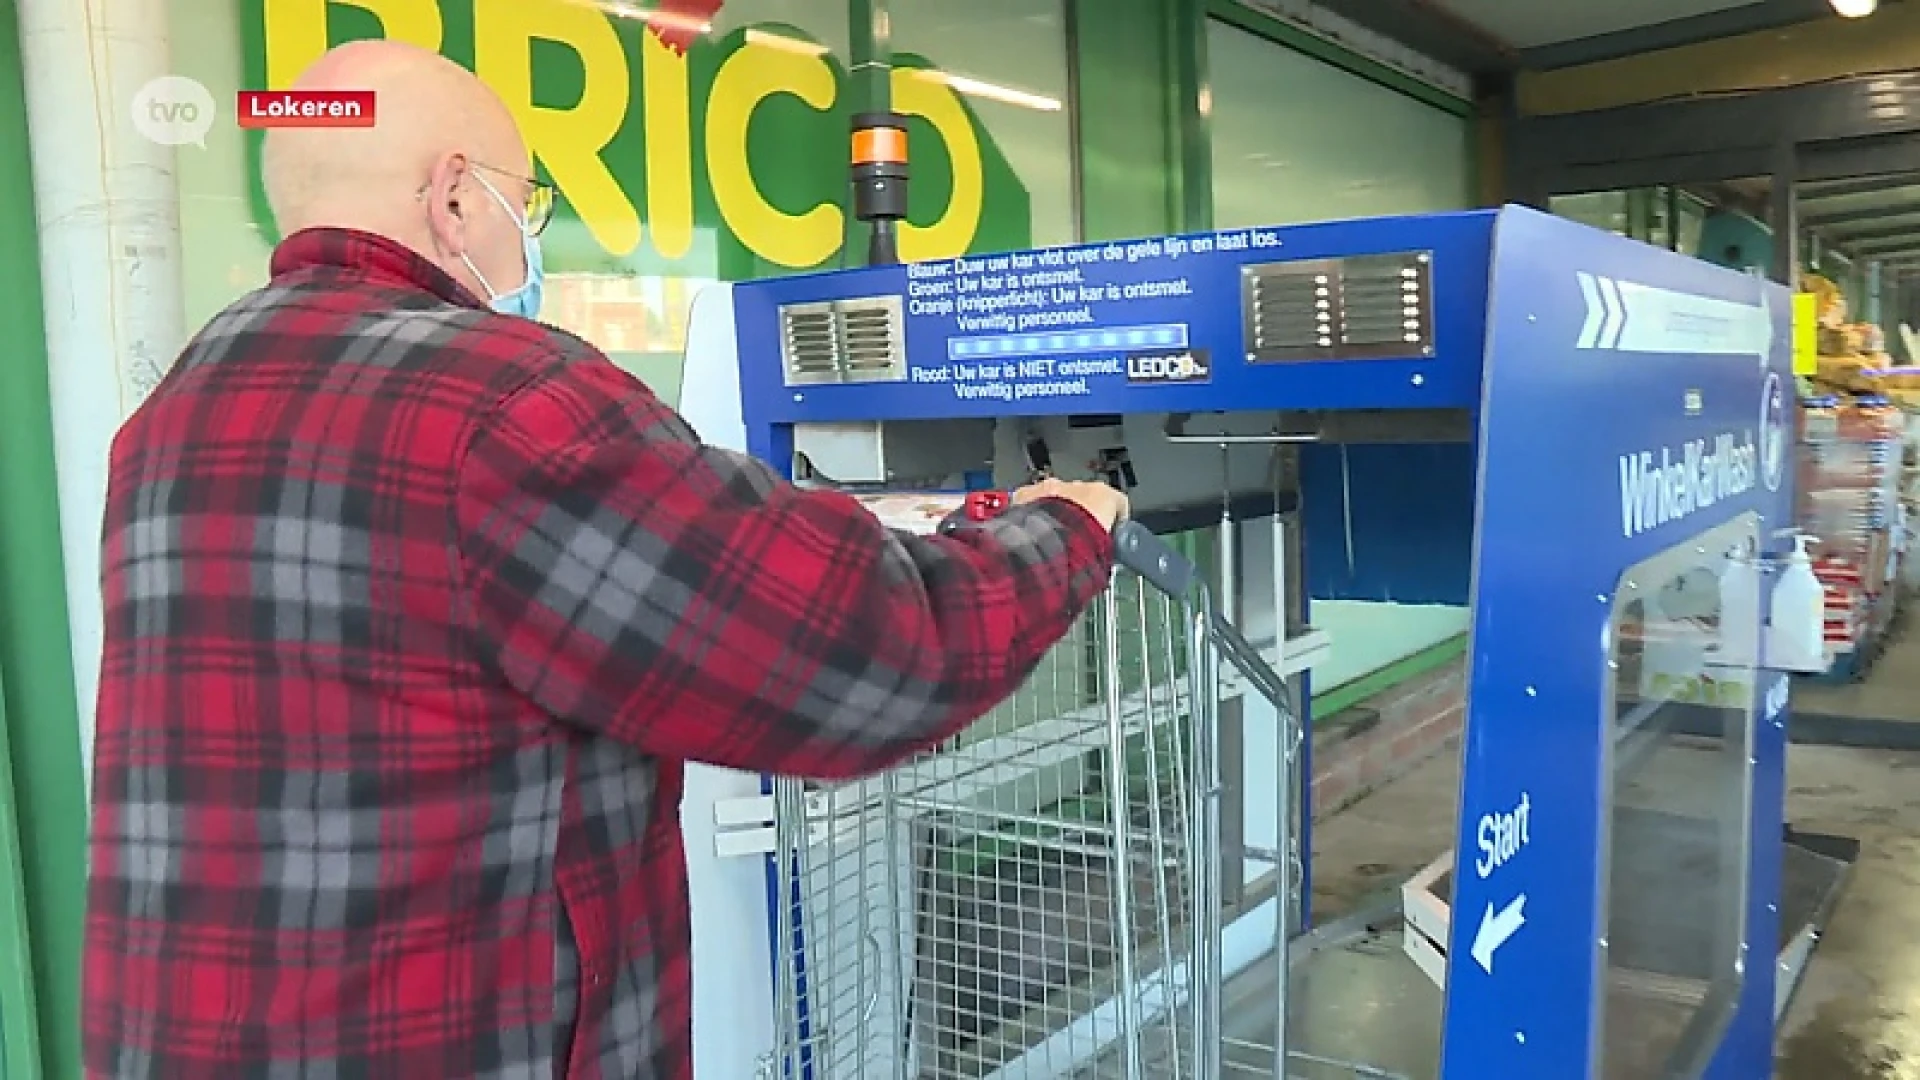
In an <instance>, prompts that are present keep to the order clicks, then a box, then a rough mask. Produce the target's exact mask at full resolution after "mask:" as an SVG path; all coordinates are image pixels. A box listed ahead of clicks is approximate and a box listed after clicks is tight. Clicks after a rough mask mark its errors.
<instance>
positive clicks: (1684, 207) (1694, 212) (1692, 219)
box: [1673, 191, 1707, 256]
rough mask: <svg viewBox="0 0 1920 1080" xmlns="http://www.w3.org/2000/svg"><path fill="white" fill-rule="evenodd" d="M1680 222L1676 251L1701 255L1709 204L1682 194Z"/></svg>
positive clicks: (1684, 193)
mask: <svg viewBox="0 0 1920 1080" xmlns="http://www.w3.org/2000/svg"><path fill="white" fill-rule="evenodd" d="M1679 202H1680V205H1679V214H1678V217H1679V221H1678V224H1677V235H1676V236H1675V238H1674V239H1675V243H1674V248H1673V249H1674V250H1675V251H1678V252H1679V253H1680V254H1682V255H1695V256H1697V255H1699V254H1700V231H1701V230H1702V229H1703V228H1705V227H1706V224H1707V204H1706V203H1704V202H1702V201H1701V200H1700V199H1699V198H1698V197H1696V196H1693V195H1689V194H1687V193H1686V192H1684V191H1683V192H1681V193H1680V200H1679Z"/></svg>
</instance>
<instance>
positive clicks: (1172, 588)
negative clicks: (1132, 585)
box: [1113, 520, 1197, 596]
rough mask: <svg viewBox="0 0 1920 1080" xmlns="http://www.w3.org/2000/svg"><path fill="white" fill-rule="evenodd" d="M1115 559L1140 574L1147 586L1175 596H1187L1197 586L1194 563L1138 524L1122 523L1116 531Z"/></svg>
mask: <svg viewBox="0 0 1920 1080" xmlns="http://www.w3.org/2000/svg"><path fill="white" fill-rule="evenodd" d="M1113 558H1114V561H1115V562H1118V563H1119V564H1120V565H1121V566H1124V567H1126V568H1127V569H1129V570H1131V571H1133V572H1134V573H1136V574H1139V575H1140V576H1141V577H1142V578H1144V579H1146V582H1147V584H1149V585H1152V586H1153V587H1154V588H1156V589H1159V590H1160V591H1161V592H1164V593H1168V594H1170V595H1172V596H1185V595H1186V594H1187V593H1188V591H1189V590H1191V589H1192V588H1193V586H1194V581H1195V577H1196V574H1197V571H1195V569H1194V566H1193V560H1191V559H1189V558H1187V557H1186V556H1185V555H1182V554H1180V553H1179V552H1177V551H1175V550H1173V545H1172V544H1169V543H1167V542H1166V541H1165V540H1162V539H1160V538H1159V537H1158V536H1155V535H1154V534H1153V530H1152V529H1149V528H1147V527H1146V526H1145V525H1142V524H1140V523H1139V522H1137V521H1131V520H1129V521H1123V522H1121V523H1120V524H1119V525H1117V526H1115V527H1114V530H1113Z"/></svg>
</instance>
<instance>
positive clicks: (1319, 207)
mask: <svg viewBox="0 0 1920 1080" xmlns="http://www.w3.org/2000/svg"><path fill="white" fill-rule="evenodd" d="M1207 69H1208V72H1209V73H1210V77H1211V79H1212V113H1211V121H1210V123H1211V131H1212V137H1213V217H1214V224H1215V225H1216V226H1218V227H1220V228H1223V229H1225V228H1244V227H1248V226H1253V225H1282V224H1287V223H1289V222H1297V221H1324V220H1329V219H1334V218H1352V217H1372V216H1378V215H1382V214H1409V213H1424V212H1428V211H1435V210H1457V209H1459V208H1461V207H1464V206H1469V205H1472V202H1473V195H1472V191H1471V189H1470V185H1469V179H1470V177H1471V175H1472V171H1471V168H1470V159H1469V156H1468V155H1469V153H1470V152H1471V146H1470V144H1469V139H1468V132H1469V125H1468V123H1467V121H1466V120H1465V119H1463V118H1461V117H1458V116H1454V115H1452V114H1449V113H1446V112H1442V111H1441V110H1439V109H1436V108H1434V107H1433V106H1431V105H1427V104H1424V103H1422V102H1419V101H1416V100H1414V99H1413V98H1411V97H1408V96H1406V95H1405V94H1402V93H1400V92H1398V91H1396V90H1390V89H1388V88H1386V87H1384V86H1380V85H1378V84H1376V83H1372V82H1369V81H1367V80H1366V79H1363V78H1361V77H1359V76H1357V75H1352V74H1349V73H1348V72H1345V71H1342V70H1340V69H1339V68H1336V67H1333V66H1332V65H1329V64H1326V63H1323V62H1321V61H1319V60H1315V59H1313V58H1312V57H1310V56H1306V55H1304V54H1302V53H1298V52H1295V51H1293V50H1292V49H1288V48H1286V47H1284V46H1281V45H1277V44H1275V43H1273V42H1271V41H1268V40H1267V39H1265V38H1263V37H1260V36H1259V35H1257V34H1252V33H1249V32H1247V31H1245V30H1241V29H1239V28H1237V27H1233V26H1228V25H1227V24H1225V23H1221V22H1211V23H1209V24H1208V27H1207Z"/></svg>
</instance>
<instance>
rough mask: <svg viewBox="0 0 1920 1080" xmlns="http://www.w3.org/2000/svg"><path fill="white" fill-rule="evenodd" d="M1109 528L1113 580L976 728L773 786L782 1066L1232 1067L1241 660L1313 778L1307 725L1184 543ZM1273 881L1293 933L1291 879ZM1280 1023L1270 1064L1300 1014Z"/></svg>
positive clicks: (900, 1076) (1276, 982) (791, 1072)
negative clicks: (1224, 1012)
mask: <svg viewBox="0 0 1920 1080" xmlns="http://www.w3.org/2000/svg"><path fill="white" fill-rule="evenodd" d="M1115 545H1116V552H1117V555H1118V561H1119V563H1120V565H1121V567H1122V569H1121V570H1118V571H1116V574H1115V580H1114V583H1113V587H1112V588H1111V589H1109V590H1108V592H1107V593H1106V594H1105V596H1104V597H1103V598H1102V600H1101V601H1100V602H1099V603H1097V604H1096V606H1095V608H1094V610H1093V611H1091V612H1089V613H1088V615H1087V616H1086V617H1085V618H1084V619H1083V620H1082V621H1081V623H1080V625H1079V626H1078V627H1077V628H1076V629H1075V630H1074V632H1073V633H1072V634H1070V635H1069V636H1068V638H1067V639H1066V640H1064V641H1063V642H1061V643H1060V645H1058V646H1057V647H1056V648H1055V649H1054V650H1053V651H1052V653H1051V654H1050V655H1049V657H1048V658H1047V660H1046V661H1044V662H1043V663H1042V664H1041V666H1040V668H1039V669H1038V670H1037V671H1036V672H1035V673H1034V674H1033V676H1032V677H1031V678H1030V679H1029V681H1028V683H1027V685H1026V686H1025V688H1023V689H1022V690H1021V692H1020V693H1019V694H1017V695H1016V696H1015V697H1014V698H1013V699H1011V700H1010V701H1008V702H1007V703H1005V704H1004V705H1002V706H1001V707H1000V708H999V709H997V710H996V711H995V712H994V713H992V714H990V715H989V716H988V717H986V718H985V719H984V720H983V721H982V722H981V723H979V724H976V725H974V727H972V728H971V729H969V731H968V732H966V733H965V734H963V735H962V736H960V737H958V738H956V739H954V740H952V741H951V742H949V743H948V744H947V745H944V746H942V747H940V748H938V749H936V750H934V751H931V752H928V753H926V754H923V755H921V756H919V757H918V758H916V759H914V760H912V761H909V762H907V763H905V764H904V765H902V766H900V767H898V768H896V769H894V770H892V771H890V772H888V773H886V774H884V775H882V776H878V777H874V778H870V779H867V780H862V781H856V782H851V783H846V784H840V785H833V786H821V785H813V784H807V783H803V782H799V781H779V782H777V783H776V785H775V793H774V794H775V806H776V821H777V822H778V823H779V824H778V825H777V826H776V849H777V850H776V854H775V860H776V864H777V866H778V867H779V872H778V874H777V877H778V882H777V884H776V886H775V887H776V888H777V889H778V895H779V896H780V897H781V898H782V902H781V903H780V904H779V905H778V909H779V914H778V932H779V934H780V935H781V936H782V938H783V939H784V940H785V943H787V944H789V945H790V946H791V947H789V948H781V949H778V950H776V955H777V956H779V957H780V958H781V959H780V960H779V961H778V968H779V971H778V978H777V997H778V1000H777V1005H776V1009H777V1014H776V1015H777V1050H776V1052H775V1055H774V1057H775V1060H769V1061H767V1062H765V1063H763V1069H762V1074H763V1075H764V1076H767V1077H781V1078H785V1077H794V1078H799V1077H811V1078H813V1080H842V1078H845V1080H853V1078H860V1080H880V1078H886V1077H891V1078H894V1080H984V1078H994V1080H1015V1078H1020V1080H1026V1078H1040V1077H1092V1076H1101V1077H1109V1076H1110V1077H1119V1078H1126V1080H1139V1078H1142V1077H1149V1076H1151V1077H1168V1078H1187V1077H1194V1078H1210V1077H1214V1076H1218V1075H1219V1074H1220V1071H1221V1063H1220V1059H1221V1054H1222V1047H1223V1044H1222V1026H1221V1017H1220V1010H1221V994H1222V986H1223V982H1224V981H1225V979H1224V972H1223V956H1222V951H1223V941H1224V935H1223V929H1224V928H1223V925H1222V917H1221V916H1222V904H1221V880H1220V877H1221V875H1220V869H1221V865H1222V860H1221V858H1220V850H1221V844H1220V810H1219V804H1220V796H1221V787H1222V785H1221V779H1220V777H1221V765H1220V752H1219V717H1218V713H1217V707H1218V702H1219V700H1220V696H1221V681H1222V677H1223V673H1224V672H1225V671H1226V670H1227V669H1232V670H1233V671H1235V672H1236V673H1237V674H1238V676H1239V681H1240V682H1242V683H1244V684H1245V685H1246V686H1247V687H1249V688H1250V689H1251V690H1252V691H1253V692H1255V693H1258V694H1260V695H1262V696H1264V697H1266V698H1268V699H1269V700H1270V701H1271V702H1272V703H1273V704H1274V705H1275V708H1276V711H1277V712H1278V714H1279V715H1280V717H1281V723H1282V724H1283V725H1284V730H1283V733H1282V737H1281V739H1280V740H1279V744H1280V746H1281V747H1282V748H1283V749H1282V753H1283V758H1284V759H1285V760H1282V761H1278V762H1276V773H1275V775H1276V777H1290V776H1293V775H1294V773H1295V771H1294V770H1292V769H1290V768H1289V767H1288V766H1289V764H1290V761H1291V758H1292V757H1293V755H1294V754H1296V753H1297V752H1298V747H1299V742H1300V730H1299V724H1298V722H1297V719H1296V718H1295V716H1294V713H1293V712H1292V710H1291V708H1290V707H1289V706H1288V700H1289V699H1288V695H1287V693H1286V687H1285V684H1284V682H1283V681H1282V679H1281V678H1280V676H1278V675H1277V674H1275V673H1274V671H1273V670H1272V668H1270V667H1269V666H1268V665H1267V664H1266V662H1265V661H1264V660H1263V659H1262V658H1261V656H1260V655H1259V654H1258V652H1257V651H1256V650H1255V649H1254V648H1253V647H1252V646H1250V645H1249V644H1248V643H1247V642H1246V640H1245V639H1244V638H1243V637H1242V636H1241V635H1240V634H1239V633H1238V631H1236V630H1235V629H1234V628H1233V627H1232V626H1231V625H1229V624H1228V623H1227V622H1226V620H1224V619H1223V618H1220V617H1219V616H1218V615H1217V614H1216V613H1215V611H1214V608H1213V604H1212V600H1211V596H1210V593H1209V590H1208V589H1207V588H1206V586H1205V585H1204V584H1203V583H1202V582H1201V580H1200V576H1199V574H1198V573H1197V571H1196V570H1195V568H1194V567H1193V565H1192V564H1191V563H1190V562H1189V561H1188V560H1187V559H1185V558H1184V557H1183V556H1181V555H1179V554H1178V553H1176V552H1174V551H1173V549H1172V548H1171V547H1169V546H1168V545H1167V544H1166V543H1165V542H1164V541H1162V540H1160V539H1159V538H1158V537H1155V536H1154V535H1153V534H1152V533H1151V532H1149V531H1147V530H1146V529H1145V528H1143V527H1140V526H1138V525H1135V524H1132V523H1128V524H1124V525H1122V526H1121V527H1120V528H1119V529H1118V530H1116V534H1115ZM1295 794H1296V795H1297V793H1295ZM1294 801H1295V800H1294V799H1290V798H1283V799H1282V800H1281V801H1280V805H1281V806H1283V807H1287V806H1291V805H1292V804H1293V802H1294ZM1282 817H1283V819H1284V818H1287V815H1285V814H1283V815H1282ZM1290 824H1291V822H1290V820H1283V821H1282V822H1281V824H1280V828H1281V830H1282V832H1281V834H1280V844H1279V848H1280V849H1281V850H1288V849H1289V848H1290V847H1291V843H1290V839H1289V837H1288V835H1287V830H1288V829H1289V828H1290ZM1287 877H1289V878H1291V879H1293V881H1294V882H1295V883H1296V884H1297V880H1298V874H1297V868H1295V872H1294V873H1290V874H1288V875H1287ZM1276 891H1277V893H1278V895H1277V896H1276V897H1275V901H1274V906H1275V908H1276V913H1275V914H1276V917H1275V918H1274V919H1273V921H1272V925H1273V927H1274V928H1275V932H1278V928H1280V927H1286V926H1289V925H1291V924H1292V920H1291V919H1290V918H1289V917H1288V916H1287V910H1288V905H1289V904H1290V903H1292V896H1291V890H1290V889H1284V888H1283V889H1278V890H1276ZM1276 944H1277V941H1275V940H1273V939H1272V938H1271V937H1270V939H1269V941H1268V942H1267V943H1266V946H1267V947H1266V949H1265V950H1263V952H1264V957H1265V959H1264V961H1263V962H1265V963H1269V964H1271V965H1272V966H1273V967H1274V969H1275V970H1274V971H1273V972H1272V973H1271V974H1270V975H1268V976H1267V978H1266V979H1265V981H1266V982H1268V983H1270V984H1271V985H1272V986H1273V987H1274V990H1273V992H1272V993H1273V996H1274V998H1275V999H1276V1000H1275V1001H1274V1006H1275V1008H1274V1011H1273V1015H1274V1016H1275V1017H1276V1022H1277V1020H1278V1018H1280V1017H1284V1015H1285V1005H1286V997H1287V993H1286V988H1287V983H1288V979H1287V972H1286V971H1285V969H1284V965H1282V964H1280V963H1279V961H1278V959H1277V958H1278V957H1281V956H1284V955H1285V954H1286V950H1284V949H1280V948H1276V947H1274V946H1275V945H1276ZM1246 966H1247V965H1246V964H1245V963H1242V964H1238V965H1236V967H1239V968H1242V969H1244V968H1245V967H1246ZM1272 1041H1273V1043H1274V1046H1275V1049H1273V1053H1272V1057H1273V1060H1275V1061H1276V1062H1277V1061H1279V1060H1280V1059H1281V1056H1282V1054H1283V1053H1284V1050H1283V1048H1284V1045H1285V1025H1284V1024H1283V1023H1281V1024H1278V1026H1277V1029H1276V1038H1275V1039H1273V1040H1272ZM1280 1074H1281V1070H1280V1069H1279V1068H1277V1067H1275V1068H1274V1069H1273V1071H1272V1072H1271V1073H1270V1074H1269V1075H1274V1076H1278V1075H1280Z"/></svg>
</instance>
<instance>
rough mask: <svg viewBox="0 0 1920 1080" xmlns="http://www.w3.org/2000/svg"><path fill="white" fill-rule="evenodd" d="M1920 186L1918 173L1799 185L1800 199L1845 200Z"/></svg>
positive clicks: (1819, 181)
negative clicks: (1892, 189) (1894, 189)
mask: <svg viewBox="0 0 1920 1080" xmlns="http://www.w3.org/2000/svg"><path fill="white" fill-rule="evenodd" d="M1914 185H1920V173H1886V174H1883V175H1880V176H1866V177H1861V178H1860V179H1858V180H1816V181H1810V182H1803V183H1801V185H1800V193H1799V194H1800V199H1801V201H1802V202H1805V201H1806V200H1808V199H1845V198H1850V197H1853V196H1856V195H1872V194H1875V193H1876V192H1881V191H1887V190H1889V189H1891V188H1899V187H1911V186H1914Z"/></svg>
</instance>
